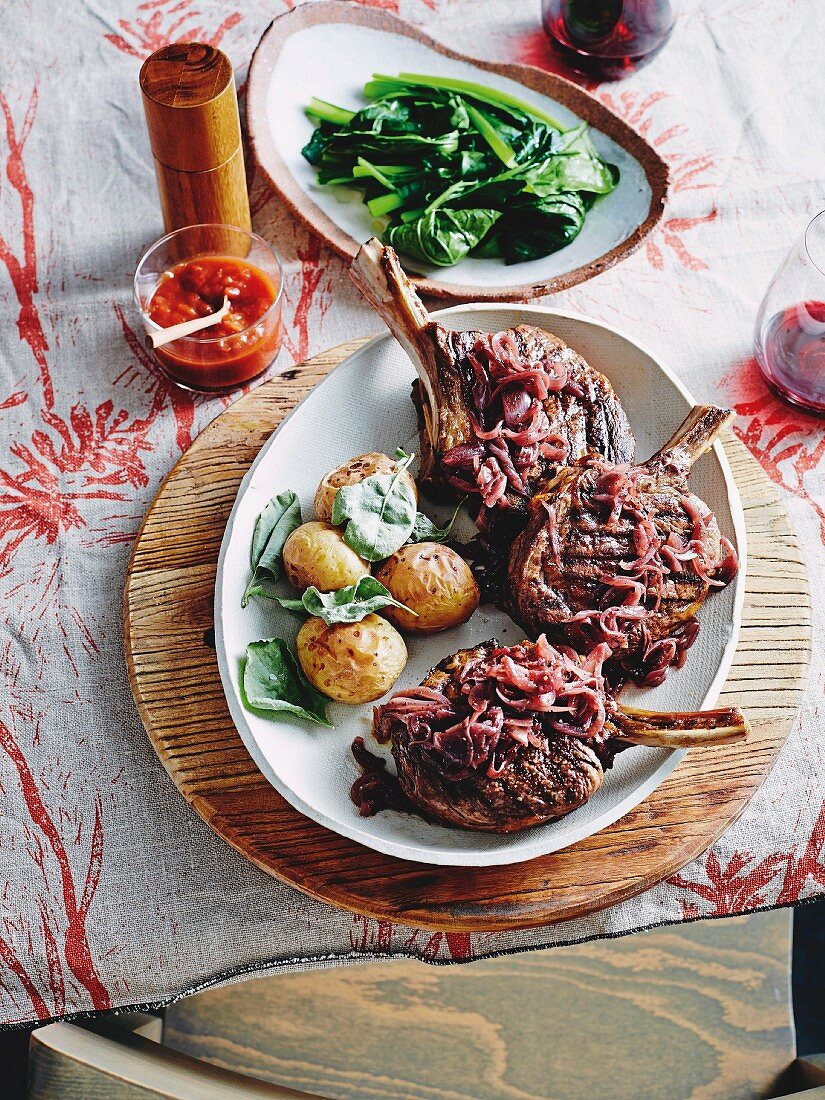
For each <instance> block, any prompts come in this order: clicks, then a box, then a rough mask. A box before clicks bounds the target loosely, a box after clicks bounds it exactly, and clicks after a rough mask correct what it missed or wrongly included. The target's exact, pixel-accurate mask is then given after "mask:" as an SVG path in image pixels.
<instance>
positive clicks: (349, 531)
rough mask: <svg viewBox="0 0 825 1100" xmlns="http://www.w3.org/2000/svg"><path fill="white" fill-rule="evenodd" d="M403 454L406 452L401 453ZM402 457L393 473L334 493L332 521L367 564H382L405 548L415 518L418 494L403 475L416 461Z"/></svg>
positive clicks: (410, 456)
mask: <svg viewBox="0 0 825 1100" xmlns="http://www.w3.org/2000/svg"><path fill="white" fill-rule="evenodd" d="M401 454H402V455H403V452H401ZM413 457H414V456H413V455H403V457H401V458H399V459H398V461H397V462H396V464H395V470H394V471H393V473H391V474H372V475H371V476H370V477H367V478H365V479H364V480H363V481H359V482H356V483H355V484H354V485H344V486H342V488H340V489H339V490H338V492H337V493H336V494H335V500H334V501H333V504H332V522H333V523H334V524H336V525H337V526H340V525H343V524H346V526H345V527H344V542H346V544H347V546H349V547H351V548H352V549H353V550H354V551H355V552H356V554H360V556H361V557H362V558H365V559H366V560H367V561H383V559H384V558H388V557H389V556H390V555H391V554H394V553H395V551H396V550H398V549H399V547H401V546H403V545H404V543H405V542H406V541H407V539H408V538H409V537H410V534H411V533H412V529H413V526H414V525H415V517H416V512H417V509H416V500H415V493H414V492H413V490H412V487H411V486H410V483H409V481H408V479H407V478H404V477H402V474H403V473H404V471H405V470H406V469H407V467H408V466H409V465H410V463H411V462H412V460H413Z"/></svg>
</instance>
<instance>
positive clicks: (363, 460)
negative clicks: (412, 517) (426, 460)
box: [315, 451, 418, 523]
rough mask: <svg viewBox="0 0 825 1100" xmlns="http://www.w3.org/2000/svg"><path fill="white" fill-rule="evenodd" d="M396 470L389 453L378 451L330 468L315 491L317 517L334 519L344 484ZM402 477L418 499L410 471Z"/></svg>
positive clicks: (352, 483)
mask: <svg viewBox="0 0 825 1100" xmlns="http://www.w3.org/2000/svg"><path fill="white" fill-rule="evenodd" d="M394 470H395V462H394V461H393V460H392V459H391V458H390V457H389V456H388V455H382V454H379V453H378V452H377V451H374V452H373V453H372V454H368V455H358V457H357V458H351V459H350V460H349V462H345V463H344V464H343V465H342V466H337V467H336V468H335V469H334V470H330V472H329V473H328V474H327V475H326V476H325V477H324V478H322V480H321V484H320V485H319V486H318V489H317V491H316V493H315V515H316V517H317V518H318V519H322V520H326V522H327V523H328V522H329V521H330V520H331V519H332V505H333V502H334V500H335V494H336V493H337V492H338V490H339V489H340V488H341V487H342V486H343V485H355V484H356V483H357V482H359V481H363V480H364V478H367V477H370V476H371V475H372V474H391V473H393V471H394ZM401 477H402V478H404V479H405V480H407V481H408V482H409V483H410V487H411V489H412V491H413V492H414V493H415V499H416V500H418V489H417V488H416V485H415V482H414V481H413V478H412V475H411V474H410V472H409V471H408V470H405V471H404V473H403V474H402V475H401Z"/></svg>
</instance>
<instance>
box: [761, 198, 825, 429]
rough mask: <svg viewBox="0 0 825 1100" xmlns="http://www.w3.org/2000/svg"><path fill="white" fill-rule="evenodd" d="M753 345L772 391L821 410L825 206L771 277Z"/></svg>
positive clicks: (824, 400)
mask: <svg viewBox="0 0 825 1100" xmlns="http://www.w3.org/2000/svg"><path fill="white" fill-rule="evenodd" d="M754 344H755V350H756V359H757V362H758V363H759V366H760V368H761V370H762V374H763V375H764V376H765V381H766V382H767V383H768V385H769V386H770V388H771V389H772V390H773V391H774V393H776V394H778V395H779V396H780V397H783V398H785V400H786V401H790V402H791V403H792V404H794V405H799V406H801V407H802V408H803V409H808V410H810V411H811V412H816V413H825V210H823V211H822V213H820V214H817V216H816V217H815V218H814V219H813V220H812V221H811V222H810V224H809V225H808V228H807V229H806V230H805V232H804V233H803V234H802V236H801V237H800V238H799V240H798V241H797V242H796V244H795V245H794V246H793V248H792V249H791V251H790V252H789V253H788V256H787V258H786V259H785V261H784V262H783V263H782V264H781V265H780V267H779V270H778V271H777V272H776V274H775V275H774V277H773V279H772V280H771V284H770V286H769V287H768V289H767V291H766V293H765V297H764V298H763V299H762V305H761V306H760V307H759V313H758V315H757V318H756V332H755V335H754Z"/></svg>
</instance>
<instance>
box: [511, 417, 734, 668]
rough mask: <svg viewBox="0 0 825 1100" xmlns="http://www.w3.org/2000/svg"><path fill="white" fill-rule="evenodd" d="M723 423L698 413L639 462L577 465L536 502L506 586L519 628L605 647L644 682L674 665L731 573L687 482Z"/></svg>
mask: <svg viewBox="0 0 825 1100" xmlns="http://www.w3.org/2000/svg"><path fill="white" fill-rule="evenodd" d="M732 416H733V414H732V413H730V412H727V411H726V410H724V409H718V408H716V407H715V406H712V405H707V406H698V407H697V408H695V409H693V410H692V412H691V413H690V414H689V416H688V417H687V419H686V420H685V421H684V423H683V424H682V425H681V427H680V428H679V429H678V430H677V431H676V433H675V435H674V436H673V438H672V439H671V440H670V441H669V442H668V443H666V444H665V446H664V447H663V448H662V449H661V450H660V451H659V452H658V453H657V454H655V455H654V456H653V457H652V458H650V459H649V460H648V461H647V462H645V463H643V464H641V465H638V466H627V465H622V466H610V465H609V464H607V463H604V462H600V461H598V460H596V459H593V458H591V459H585V460H584V462H583V463H581V464H580V465H578V466H575V467H572V468H568V469H564V470H561V471H560V472H559V473H558V474H557V476H556V477H555V478H553V479H552V480H550V481H549V482H547V483H546V484H545V485H544V486H543V487H542V488H541V491H540V492H538V493H537V494H536V495H534V496H533V498H532V500H531V501H530V508H529V520H528V523H527V526H526V527H525V529H524V530H523V531H522V532H521V534H520V535H519V536H518V537H517V539H516V540H515V543H514V544H513V548H512V551H511V553H510V560H509V568H508V575H507V583H506V595H507V601H508V604H509V607H510V610H511V614H512V615H513V617H514V618H515V619H516V621H517V622H518V623H519V624H520V625H521V626H522V627H523V629H524V630H526V631H527V632H528V633H529V634H531V635H532V636H534V637H535V636H536V635H538V634H540V633H542V632H547V633H548V635H549V636H550V637H551V638H553V639H554V640H558V641H563V642H565V643H566V644H568V645H573V646H575V648H576V649H578V650H579V651H580V652H583V653H586V652H588V651H589V650H590V649H592V647H593V646H594V645H596V644H597V643H599V642H606V643H607V644H608V645H609V646H610V648H611V650H612V652H613V656H614V657H617V658H618V659H620V660H621V661H622V662H623V663H624V664H625V665H628V666H634V667H635V669H636V671H637V673H639V674H640V675H639V676H638V678H639V679H641V680H643V681H644V682H646V683H648V684H655V683H658V682H660V680H661V679H663V678H664V674H665V671H666V669H667V667H668V665H670V664H672V663H674V662H675V663H679V661H680V660H681V659H682V657H683V654H684V651H685V650H686V648H687V647H688V646H689V645H690V643H691V642H692V640H693V636H695V629H696V624H695V623H694V622H693V615H694V614H695V613H696V611H697V610H698V608H699V606H700V605H701V603H702V602H703V600H704V599H705V597H706V596H707V594H708V592H709V591H710V589H711V588H712V587H720V586H722V585H724V584H726V583H727V582H728V581H730V580H731V578H732V577H733V576H734V575H735V573H736V569H737V561H736V555H735V552H734V550H733V547H732V546H731V544H730V543H729V542H728V540H727V539H726V538H724V537H723V536H722V534H721V533H720V531H719V525H718V523H717V521H716V517H715V516H714V515H713V513H712V512H711V511H710V509H709V508H708V506H707V505H706V504H705V503H704V502H703V501H701V500H700V499H699V498H698V497H697V496H695V494H693V493H691V491H690V490H689V488H688V484H687V479H688V475H689V473H690V469H691V467H692V465H693V463H694V462H695V461H696V459H697V458H698V457H699V456H700V455H701V454H704V452H705V451H706V450H708V448H709V447H710V446H711V445H712V443H713V440H714V439H715V438H716V437H717V436H718V434H719V433H720V432H721V431H722V429H723V428H724V427H725V426H726V425H727V424H729V423H730V421H731V419H732Z"/></svg>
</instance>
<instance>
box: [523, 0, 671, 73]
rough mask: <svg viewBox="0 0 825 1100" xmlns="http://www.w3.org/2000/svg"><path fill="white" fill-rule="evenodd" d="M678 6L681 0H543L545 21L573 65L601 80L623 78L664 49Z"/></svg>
mask: <svg viewBox="0 0 825 1100" xmlns="http://www.w3.org/2000/svg"><path fill="white" fill-rule="evenodd" d="M675 8H676V0H542V21H543V23H544V29H545V31H546V32H547V35H548V37H549V38H550V41H551V43H552V45H553V47H554V48H555V50H556V51H557V53H560V54H561V56H562V57H563V58H564V59H565V61H566V62H567V63H568V65H571V66H572V67H573V68H574V69H578V70H579V71H580V72H584V73H588V74H589V75H590V76H593V77H595V78H596V79H597V80H619V79H621V78H622V77H625V76H629V75H630V74H631V73H634V72H636V70H637V69H640V68H641V67H642V65H646V64H647V63H648V61H651V60H652V59H653V58H654V57H655V56H656V54H657V53H658V52H659V51H660V50H661V49H662V47H663V46H664V44H665V43H666V42H667V40H668V39H669V38H670V35H671V32H672V31H673V25H674V23H675V21H676V12H675Z"/></svg>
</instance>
